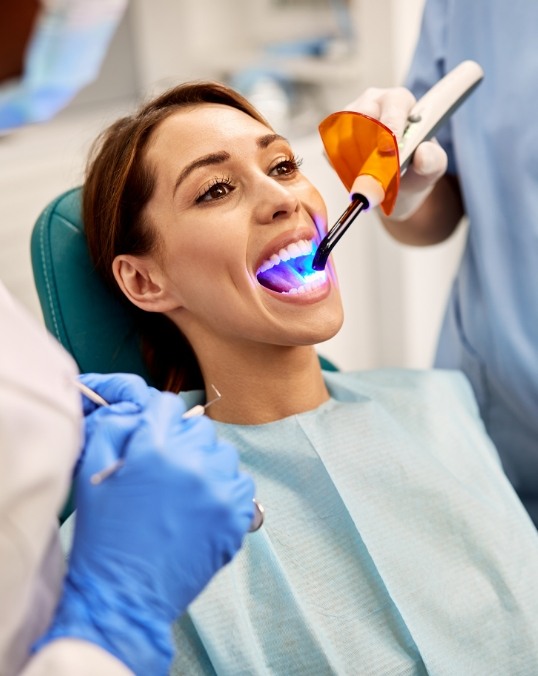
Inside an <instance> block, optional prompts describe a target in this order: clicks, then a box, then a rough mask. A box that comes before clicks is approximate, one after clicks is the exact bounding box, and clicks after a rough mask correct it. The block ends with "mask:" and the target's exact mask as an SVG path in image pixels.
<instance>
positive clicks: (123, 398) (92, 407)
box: [73, 373, 156, 477]
mask: <svg viewBox="0 0 538 676" xmlns="http://www.w3.org/2000/svg"><path fill="white" fill-rule="evenodd" d="M78 379H79V380H80V382H81V383H83V384H84V385H86V387H89V388H90V389H91V390H93V391H94V392H97V394H99V395H100V396H101V397H102V398H103V399H104V400H105V401H107V402H108V403H109V404H111V405H112V404H115V407H114V410H115V412H117V413H136V412H139V411H141V410H142V408H143V407H144V406H145V405H146V404H147V403H148V401H149V399H150V397H151V396H152V393H153V392H156V390H155V389H154V388H152V387H148V385H147V384H146V382H145V380H144V379H143V378H141V377H140V376H137V375H134V374H133V373H103V374H101V373H83V374H81V375H79V376H78ZM81 400H82V411H83V413H84V416H85V417H86V420H85V424H84V442H83V444H82V449H81V451H80V456H79V458H78V460H77V462H76V464H75V467H74V469H73V477H76V476H77V474H78V471H79V469H80V465H81V463H82V460H83V458H84V454H85V452H86V448H87V446H88V437H89V435H90V433H91V430H92V429H93V427H94V423H93V417H92V414H93V413H94V412H95V411H97V410H99V409H100V408H101V406H100V405H99V404H96V403H94V402H93V401H92V400H91V399H88V397H87V396H86V395H84V394H82V395H81ZM126 424H131V423H130V422H127V421H126ZM118 450H119V449H118Z"/></svg>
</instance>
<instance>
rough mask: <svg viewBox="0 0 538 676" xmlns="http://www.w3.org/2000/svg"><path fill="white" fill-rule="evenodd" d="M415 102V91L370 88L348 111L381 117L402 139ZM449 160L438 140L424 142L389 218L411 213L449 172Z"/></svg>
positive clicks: (416, 152)
mask: <svg viewBox="0 0 538 676" xmlns="http://www.w3.org/2000/svg"><path fill="white" fill-rule="evenodd" d="M415 103H416V99H415V97H414V96H413V94H412V93H411V92H410V91H409V90H408V89H405V88H404V87H393V88H390V89H378V88H376V87H370V88H369V89H366V90H365V91H364V92H363V93H362V94H361V95H360V96H359V97H358V98H357V99H355V100H354V101H352V102H351V103H350V104H349V105H347V106H346V110H353V111H355V112H357V113H363V114H364V115H368V116H370V117H373V118H374V119H376V120H379V121H380V122H382V123H383V124H384V125H385V126H386V127H388V128H389V129H390V130H391V131H392V132H394V134H395V135H396V139H397V140H398V142H400V140H401V138H402V135H403V132H404V130H405V127H406V125H407V117H408V115H409V111H410V110H411V108H412V107H413V106H414V105H415ZM447 162H448V160H447V156H446V153H445V151H444V150H443V149H442V148H441V146H440V145H439V144H438V143H437V141H435V140H432V141H425V142H424V143H421V144H420V145H419V146H418V147H417V149H416V150H415V153H414V155H413V159H412V162H411V163H410V165H409V167H408V168H407V171H406V172H405V174H404V176H402V178H401V181H400V189H399V191H398V198H397V200H396V203H395V205H394V210H393V211H392V213H391V214H390V216H389V218H390V219H391V220H396V221H400V220H405V219H406V218H408V217H409V216H411V215H412V214H413V213H414V212H415V211H416V210H417V209H418V208H419V207H420V206H421V205H422V204H423V202H424V200H425V199H426V197H427V196H428V195H429V194H430V192H431V191H432V189H433V187H434V185H435V184H436V183H437V181H438V180H439V179H440V178H441V176H442V175H443V174H444V173H445V171H446V168H447ZM385 218H387V217H386V216H385Z"/></svg>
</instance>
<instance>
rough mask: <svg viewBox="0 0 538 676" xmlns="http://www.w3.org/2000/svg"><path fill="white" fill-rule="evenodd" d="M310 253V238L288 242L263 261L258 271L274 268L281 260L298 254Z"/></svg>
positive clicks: (287, 259) (295, 256) (306, 254)
mask: <svg viewBox="0 0 538 676" xmlns="http://www.w3.org/2000/svg"><path fill="white" fill-rule="evenodd" d="M311 253H312V240H306V239H300V240H299V241H298V242H292V243H291V244H288V246H287V247H285V248H284V249H280V251H279V252H278V253H274V254H273V255H272V256H271V258H268V259H267V260H265V261H263V263H262V264H261V265H260V267H259V269H258V272H265V271H266V270H269V269H270V268H274V267H275V265H278V264H279V263H281V262H282V261H289V260H290V259H292V258H297V257H298V256H308V255H309V254H311Z"/></svg>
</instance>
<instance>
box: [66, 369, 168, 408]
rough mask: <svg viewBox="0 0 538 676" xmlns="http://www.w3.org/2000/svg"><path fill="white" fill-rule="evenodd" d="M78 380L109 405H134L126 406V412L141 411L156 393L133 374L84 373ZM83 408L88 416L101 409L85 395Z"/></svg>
mask: <svg viewBox="0 0 538 676" xmlns="http://www.w3.org/2000/svg"><path fill="white" fill-rule="evenodd" d="M78 379H79V380H80V382H81V383H84V385H86V386H87V387H89V388H90V389H91V390H93V391H94V392H97V394H100V395H101V397H103V399H105V401H107V402H108V403H109V404H121V403H123V404H125V403H127V402H130V403H131V404H133V406H132V407H129V406H126V407H125V411H128V410H132V411H141V410H142V408H143V407H144V406H146V404H147V403H148V401H149V400H150V398H151V396H152V394H153V393H154V392H156V390H155V389H154V388H153V387H148V385H147V384H146V382H145V380H144V379H143V378H141V377H140V376H136V375H134V374H133V373H103V374H101V373H83V374H81V375H79V376H78ZM82 408H83V411H84V415H85V416H87V415H89V414H90V413H93V412H94V411H96V410H98V409H100V408H101V407H100V406H99V405H98V404H95V403H94V402H93V401H91V400H90V399H88V398H87V397H86V396H84V395H83V396H82Z"/></svg>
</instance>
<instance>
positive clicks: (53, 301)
mask: <svg viewBox="0 0 538 676" xmlns="http://www.w3.org/2000/svg"><path fill="white" fill-rule="evenodd" d="M31 258H32V268H33V274H34V281H35V286H36V289H37V294H38V297H39V302H40V304H41V309H42V312H43V318H44V321H45V325H46V327H47V329H48V330H49V332H50V333H52V335H53V336H54V337H55V338H56V339H57V340H58V341H59V342H60V343H61V344H62V345H63V347H64V348H65V349H66V350H67V351H68V352H69V353H70V354H71V355H72V357H73V358H74V360H75V362H76V363H77V365H78V368H79V370H80V372H81V373H91V372H96V373H114V372H120V373H136V374H138V375H140V376H142V377H143V378H144V380H146V381H147V382H148V383H150V384H154V383H152V381H151V377H150V375H149V373H148V371H147V369H146V366H145V364H144V361H143V359H142V353H141V350H140V346H139V336H138V333H137V329H136V323H135V318H134V312H131V311H130V308H129V305H128V304H127V303H122V302H121V301H120V300H119V299H118V298H116V296H114V294H113V293H112V292H111V291H110V290H109V289H108V288H107V287H106V285H105V284H104V282H102V281H101V279H100V278H99V276H98V275H97V273H96V272H95V270H94V269H93V265H92V263H91V261H90V257H89V254H88V250H87V247H86V239H85V237H84V232H83V225H82V215H81V188H74V189H72V190H69V191H67V192H65V193H63V194H62V195H60V196H59V197H57V198H56V199H55V200H53V201H52V202H51V203H50V204H49V205H48V206H47V207H46V209H45V210H44V211H43V212H42V213H41V215H40V216H39V218H38V220H37V222H36V224H35V226H34V229H33V232H32V239H31ZM319 359H320V362H321V366H322V368H323V369H325V370H327V371H336V370H338V369H337V368H336V367H335V365H334V364H332V363H331V362H330V361H329V360H327V359H325V358H324V357H321V356H320V358H319ZM72 511H73V505H72V496H70V499H69V500H68V502H67V504H66V505H65V507H64V510H63V512H62V514H61V515H60V520H61V521H63V520H65V519H66V518H67V517H68V516H69V514H70V513H71V512H72Z"/></svg>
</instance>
